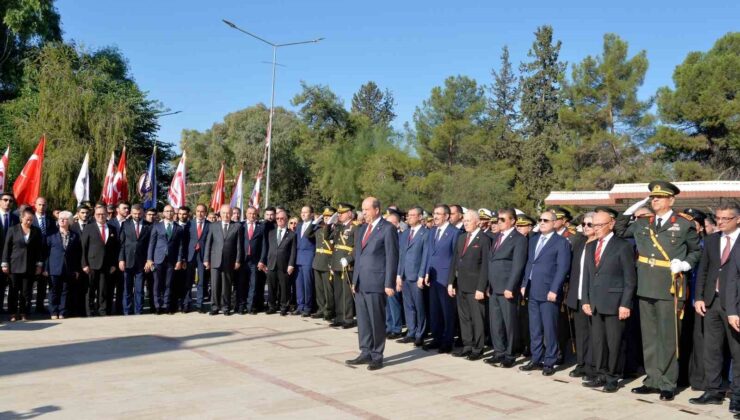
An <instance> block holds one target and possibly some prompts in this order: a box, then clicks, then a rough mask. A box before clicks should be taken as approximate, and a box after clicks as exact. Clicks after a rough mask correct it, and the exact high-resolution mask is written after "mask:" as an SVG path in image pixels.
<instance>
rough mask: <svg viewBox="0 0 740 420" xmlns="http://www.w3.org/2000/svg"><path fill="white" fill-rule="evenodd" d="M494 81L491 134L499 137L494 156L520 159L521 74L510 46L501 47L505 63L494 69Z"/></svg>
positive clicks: (491, 96)
mask: <svg viewBox="0 0 740 420" xmlns="http://www.w3.org/2000/svg"><path fill="white" fill-rule="evenodd" d="M491 76H492V77H493V84H492V85H491V86H490V87H489V93H490V97H489V99H488V110H487V111H488V127H489V134H488V135H489V136H491V137H493V139H494V140H495V141H494V143H493V145H492V146H491V150H490V155H491V156H492V157H493V158H494V159H505V160H507V161H509V162H512V163H513V162H516V161H518V159H519V157H520V153H519V147H518V143H519V138H518V136H517V133H516V127H517V124H518V121H519V113H518V110H517V103H518V102H519V100H520V98H519V78H518V77H517V75H516V74H515V73H514V70H513V68H512V65H511V61H510V60H509V48H508V47H507V46H504V47H503V48H502V50H501V67H500V68H499V70H498V71H496V70H491Z"/></svg>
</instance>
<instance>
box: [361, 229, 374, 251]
mask: <svg viewBox="0 0 740 420" xmlns="http://www.w3.org/2000/svg"><path fill="white" fill-rule="evenodd" d="M372 231H373V225H372V224H369V225H367V229H366V230H365V235H363V236H362V247H363V248H365V245H366V244H367V240H368V239H370V233H372Z"/></svg>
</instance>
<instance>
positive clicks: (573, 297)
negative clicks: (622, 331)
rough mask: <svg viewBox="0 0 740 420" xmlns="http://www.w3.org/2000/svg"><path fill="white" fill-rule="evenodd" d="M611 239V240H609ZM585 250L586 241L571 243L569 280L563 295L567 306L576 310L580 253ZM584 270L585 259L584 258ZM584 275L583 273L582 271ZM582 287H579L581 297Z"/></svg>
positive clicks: (579, 276) (579, 280) (579, 278)
mask: <svg viewBox="0 0 740 420" xmlns="http://www.w3.org/2000/svg"><path fill="white" fill-rule="evenodd" d="M610 241H611V240H610ZM585 250H586V241H578V242H576V243H574V244H573V252H572V253H571V262H570V280H569V286H568V293H567V294H566V296H565V304H566V305H568V307H569V308H571V309H574V310H578V309H579V308H578V285H579V284H580V282H581V255H583V252H584V251H585ZM583 271H584V272H585V271H586V270H585V260H584V270H583ZM584 275H585V273H584ZM583 290H584V289H583V288H581V298H583V293H584V292H583Z"/></svg>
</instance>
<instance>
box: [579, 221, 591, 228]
mask: <svg viewBox="0 0 740 420" xmlns="http://www.w3.org/2000/svg"><path fill="white" fill-rule="evenodd" d="M581 226H583V227H589V228H590V227H594V224H593V223H590V222H589V223H581Z"/></svg>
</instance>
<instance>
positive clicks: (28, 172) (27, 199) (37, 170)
mask: <svg viewBox="0 0 740 420" xmlns="http://www.w3.org/2000/svg"><path fill="white" fill-rule="evenodd" d="M45 146H46V136H45V135H44V136H41V140H40V141H39V144H38V146H36V150H34V152H33V154H32V155H31V157H30V158H28V162H26V166H24V167H23V170H22V171H21V174H20V175H18V178H16V179H15V183H14V184H13V195H15V201H16V203H18V205H21V204H28V205H29V206H32V205H34V203H35V202H36V198H38V196H39V191H40V189H41V169H42V167H43V166H44V147H45Z"/></svg>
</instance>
